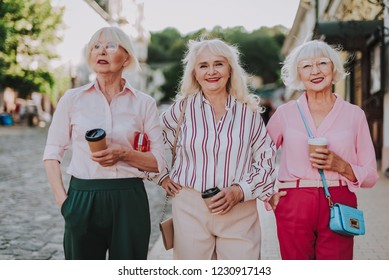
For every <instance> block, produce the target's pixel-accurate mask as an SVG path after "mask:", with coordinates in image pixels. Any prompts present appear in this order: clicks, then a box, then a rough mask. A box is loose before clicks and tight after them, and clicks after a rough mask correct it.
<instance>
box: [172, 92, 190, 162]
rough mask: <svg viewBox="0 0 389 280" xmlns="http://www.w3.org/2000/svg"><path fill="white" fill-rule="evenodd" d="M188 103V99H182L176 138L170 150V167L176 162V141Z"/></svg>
mask: <svg viewBox="0 0 389 280" xmlns="http://www.w3.org/2000/svg"><path fill="white" fill-rule="evenodd" d="M187 103H188V97H185V98H184V103H183V104H182V110H181V114H180V118H179V119H178V123H177V127H176V136H175V137H174V142H173V150H172V167H173V165H174V162H175V160H176V147H177V141H178V134H179V133H180V127H181V124H182V121H183V120H184V115H185V109H186V104H187Z"/></svg>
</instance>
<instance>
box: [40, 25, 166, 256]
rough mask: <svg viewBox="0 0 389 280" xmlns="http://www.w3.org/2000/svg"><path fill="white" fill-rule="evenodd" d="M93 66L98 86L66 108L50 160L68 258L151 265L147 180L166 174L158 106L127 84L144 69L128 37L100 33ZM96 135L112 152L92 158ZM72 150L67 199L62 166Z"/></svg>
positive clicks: (67, 101) (54, 126)
mask: <svg viewBox="0 0 389 280" xmlns="http://www.w3.org/2000/svg"><path fill="white" fill-rule="evenodd" d="M86 59H87V62H88V65H89V67H90V68H91V69H92V70H93V72H95V73H96V80H95V81H93V82H91V83H89V84H87V85H84V86H82V87H79V88H74V89H70V90H68V91H67V92H66V93H65V94H64V96H63V97H62V98H61V99H60V100H59V102H58V105H57V108H56V111H55V113H54V116H53V121H52V123H51V126H50V129H49V133H48V137H47V143H46V148H45V151H44V156H43V159H44V163H45V167H46V171H47V176H48V178H49V182H50V184H51V187H52V189H53V192H54V195H55V199H56V201H57V203H58V206H59V207H60V208H61V213H62V215H63V217H64V219H65V236H64V251H65V258H66V259H106V258H109V259H146V258H147V252H148V246H149V238H150V213H149V205H148V199H147V194H146V191H145V188H144V183H143V179H145V178H151V177H153V176H155V175H156V174H157V173H158V172H160V171H161V170H163V169H164V168H165V166H166V161H165V159H164V146H163V138H162V130H161V126H160V124H159V114H158V110H157V106H156V102H155V100H154V99H153V98H151V97H150V96H148V95H146V94H144V93H142V92H140V91H139V90H137V89H135V88H134V87H132V86H131V84H130V83H129V82H128V81H127V80H126V79H125V78H123V72H124V71H125V70H137V69H138V68H139V64H138V61H137V59H136V56H135V54H134V49H133V46H132V42H131V40H130V38H129V37H128V35H126V34H125V33H124V32H123V31H122V30H121V29H119V28H117V27H105V28H102V29H100V30H98V31H97V32H96V33H95V34H94V35H93V36H92V38H91V39H90V41H89V43H88V45H87V47H86ZM95 128H100V129H103V130H104V131H105V133H106V137H105V139H106V144H107V145H106V147H103V150H101V151H92V152H91V151H90V149H89V146H88V143H87V141H86V139H85V134H86V132H87V131H90V130H93V129H95ZM139 133H144V134H146V135H147V136H148V138H149V140H150V142H151V145H150V146H151V149H150V151H146V150H144V149H143V150H142V149H140V150H139V149H135V147H134V144H135V143H134V141H135V138H136V137H137V135H138V134H139ZM144 139H146V137H144ZM70 146H72V152H73V153H72V159H71V162H70V164H69V167H68V169H67V172H68V173H69V174H70V175H71V180H70V186H69V189H68V191H67V192H66V189H65V186H64V183H63V180H62V176H61V169H60V164H61V162H62V160H63V157H64V153H65V151H66V150H67V149H68V148H69V147H70ZM107 253H108V256H107Z"/></svg>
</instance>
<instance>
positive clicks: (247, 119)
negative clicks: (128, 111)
mask: <svg viewBox="0 0 389 280" xmlns="http://www.w3.org/2000/svg"><path fill="white" fill-rule="evenodd" d="M182 104H183V100H180V101H177V102H175V103H173V104H172V106H171V107H170V108H169V109H168V110H167V111H166V112H164V113H163V114H162V115H161V125H162V128H163V135H164V139H165V143H166V144H168V145H169V147H170V149H171V148H172V146H173V142H174V137H175V130H176V127H177V124H178V119H179V116H180V113H181V109H182ZM226 110H227V111H226V113H225V114H224V116H223V117H222V118H221V119H220V121H218V122H217V121H216V118H215V113H214V110H213V108H212V106H211V105H210V103H209V102H208V101H207V100H206V99H205V97H204V95H203V94H202V93H199V94H196V95H195V96H190V97H188V103H187V106H186V110H185V115H184V120H183V122H182V125H181V127H180V132H179V137H178V141H177V148H176V153H177V157H176V160H175V162H174V166H173V167H172V168H171V170H170V171H168V170H166V171H165V172H164V173H163V174H161V177H160V178H161V181H162V179H163V178H164V177H166V176H167V175H168V174H169V175H170V178H171V179H172V180H173V181H175V182H177V183H178V184H180V185H182V186H186V187H192V188H194V189H196V190H198V191H199V192H201V191H204V190H205V189H209V188H212V187H218V188H220V189H221V188H225V187H229V186H231V185H232V184H239V185H240V186H241V188H242V190H243V192H244V200H245V201H247V200H250V199H255V198H259V199H261V200H263V201H265V200H266V199H267V198H269V197H270V196H271V195H272V194H273V192H274V189H273V187H274V180H275V177H276V176H275V175H276V174H275V170H274V166H275V164H274V163H275V145H274V143H273V142H272V140H271V138H270V137H269V135H268V133H267V131H266V127H265V124H264V122H263V120H262V118H261V116H260V113H259V112H253V111H252V110H251V109H250V108H248V107H247V105H246V104H243V103H241V102H239V101H238V100H236V99H235V98H234V97H232V96H229V97H228V100H227V104H226Z"/></svg>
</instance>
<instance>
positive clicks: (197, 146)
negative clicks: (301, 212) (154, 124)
mask: <svg viewBox="0 0 389 280" xmlns="http://www.w3.org/2000/svg"><path fill="white" fill-rule="evenodd" d="M188 47H189V49H188V52H187V54H186V57H185V59H184V66H185V70H184V74H183V77H182V80H181V84H180V86H181V94H180V96H179V97H178V98H177V100H176V101H175V102H174V103H173V104H172V106H171V107H170V108H169V109H168V110H167V111H166V112H164V113H163V114H162V116H161V123H162V127H163V134H164V139H165V141H166V143H167V144H168V145H169V146H170V148H172V146H173V143H174V138H175V135H176V128H177V125H178V119H179V117H180V114H181V111H182V110H183V103H184V100H185V99H187V106H186V107H185V109H184V110H185V111H184V113H185V114H184V118H183V122H182V124H181V126H180V127H179V129H178V133H179V136H178V141H177V147H176V153H177V157H176V160H175V161H174V165H173V166H172V168H171V170H166V172H163V173H162V175H161V179H160V184H161V185H162V187H163V188H164V189H165V190H166V192H167V194H168V195H170V196H172V197H173V200H172V205H173V206H172V207H173V220H174V254H173V255H174V258H175V259H259V258H260V240H261V235H260V223H259V218H258V212H257V206H256V198H259V199H260V200H262V201H268V200H270V201H269V202H270V204H272V200H273V199H270V198H271V197H272V195H273V192H274V191H273V185H274V180H275V171H274V157H275V146H274V144H273V142H272V140H271V138H270V137H269V135H268V134H267V132H266V128H265V124H264V122H263V120H262V118H261V115H260V112H261V107H260V106H259V105H258V99H257V98H255V96H253V95H251V94H249V91H248V87H247V81H246V80H247V75H246V73H245V72H244V70H243V68H242V67H241V66H240V64H239V52H238V50H237V48H236V47H234V46H231V45H228V44H226V43H225V42H223V41H222V40H219V39H211V40H200V41H190V42H189V45H188ZM213 187H217V188H219V189H220V192H219V193H218V194H217V195H215V196H214V197H213V198H212V203H211V205H210V206H209V208H208V207H207V206H206V204H205V203H204V201H203V199H202V197H201V193H202V192H204V191H206V190H208V189H210V188H213Z"/></svg>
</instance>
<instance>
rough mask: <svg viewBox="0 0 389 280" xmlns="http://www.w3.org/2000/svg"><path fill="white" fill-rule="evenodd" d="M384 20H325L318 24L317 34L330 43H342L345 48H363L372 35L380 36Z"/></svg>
mask: <svg viewBox="0 0 389 280" xmlns="http://www.w3.org/2000/svg"><path fill="white" fill-rule="evenodd" d="M381 26H382V20H363V21H324V22H318V23H317V24H316V28H315V31H316V32H315V33H316V35H317V36H321V35H324V36H325V41H326V42H327V43H329V44H341V45H342V46H343V49H345V50H361V49H364V48H365V47H366V44H367V41H368V40H369V39H370V38H372V36H379V27H381Z"/></svg>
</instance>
